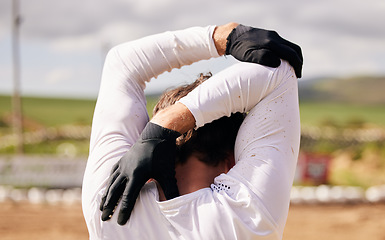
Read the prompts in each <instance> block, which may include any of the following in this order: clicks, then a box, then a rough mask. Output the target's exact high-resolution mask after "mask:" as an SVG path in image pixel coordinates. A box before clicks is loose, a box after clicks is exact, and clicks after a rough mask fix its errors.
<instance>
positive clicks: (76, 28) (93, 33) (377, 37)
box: [0, 0, 385, 91]
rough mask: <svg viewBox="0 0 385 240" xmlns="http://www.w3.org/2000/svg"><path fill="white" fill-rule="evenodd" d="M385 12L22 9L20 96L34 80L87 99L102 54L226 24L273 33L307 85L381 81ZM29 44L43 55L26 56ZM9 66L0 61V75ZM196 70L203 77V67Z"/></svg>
mask: <svg viewBox="0 0 385 240" xmlns="http://www.w3.org/2000/svg"><path fill="white" fill-rule="evenodd" d="M11 2H12V1H11V0H3V1H0V39H3V40H4V39H9V38H10V37H9V36H10V33H11V28H10V23H11V19H10V17H11V16H10V11H9V9H10V6H11ZM384 12H385V1H383V0H367V1H350V0H323V1H308V0H292V1H284V0H271V1H264V0H242V1H232V0H222V1H207V0H196V1H178V0H158V1H153V0H142V1H136V0H110V1H97V2H95V1H92V0H86V1H75V0H67V1H59V0H34V1H21V14H22V16H23V19H24V21H23V24H22V26H21V42H22V44H23V47H22V49H23V51H22V59H24V60H23V64H24V65H23V66H22V67H23V70H22V71H23V74H22V76H23V79H24V81H25V82H26V83H25V84H24V86H25V88H26V91H27V90H28V89H34V86H36V84H35V83H36V82H39V79H45V80H48V79H50V84H51V85H49V84H46V85H47V86H48V85H49V86H54V85H55V84H56V85H57V86H61V87H59V88H60V89H61V90H62V91H65V90H66V91H70V89H71V88H70V87H68V86H67V85H71V84H77V86H78V87H79V88H78V90H77V91H82V90H81V89H80V87H81V88H84V90H83V91H89V88H87V84H83V83H85V82H87V83H88V81H91V79H92V80H95V78H98V77H99V75H98V74H99V73H100V65H101V60H100V59H99V58H101V57H100V56H101V55H102V54H101V52H102V51H106V50H107V49H106V48H109V47H111V46H112V45H115V44H118V43H121V42H123V41H128V40H133V39H137V38H139V37H143V36H145V35H148V34H154V33H159V32H163V31H166V30H176V29H181V28H185V27H190V26H194V25H200V26H203V25H208V24H223V23H226V22H229V21H237V22H240V23H243V24H246V25H253V26H256V27H262V28H269V29H275V30H277V31H278V32H279V33H280V34H281V35H282V36H283V37H285V38H287V39H289V40H291V41H294V42H296V43H298V44H299V45H300V46H301V47H302V49H303V53H304V58H305V65H304V74H303V75H304V77H305V78H306V77H314V76H320V75H321V76H322V75H333V74H339V75H343V74H354V73H360V72H368V73H373V74H378V73H383V74H385V66H384V65H383V62H384V59H385V49H384V48H385V45H384V44H383V43H384V42H385V31H384V30H383V26H382V25H383V23H384V22H385V14H383V13H384ZM31 42H32V43H31ZM35 43H36V44H38V45H39V51H40V50H42V51H45V52H43V53H40V52H38V51H36V50H35V51H33V50H31V49H33V48H34V44H35ZM9 48H10V42H9V41H0V50H1V49H9ZM43 48H44V49H43ZM35 49H36V47H35ZM36 52H37V53H36ZM8 58H9V56H8V55H7V56H5V55H4V54H3V55H0V69H2V68H4V67H3V66H2V65H4V63H5V62H7V61H9V60H8ZM92 58H94V60H93V61H92V60H90V59H92ZM207 64H217V63H214V62H213V63H211V62H209V63H207ZM46 65H49V66H46ZM199 68H200V69H202V71H205V69H204V68H205V67H204V66H203V65H199ZM208 68H211V67H208ZM47 69H48V70H47ZM59 69H61V70H59ZM64 69H67V71H65V70H64ZM68 69H72V73H70V71H69V70H68ZM51 70H52V71H51ZM209 70H210V69H209ZM50 71H51V72H50ZM189 71H190V70H183V71H182V72H180V77H185V76H190V73H189ZM1 76H4V74H2V73H0V77H1ZM80 78H82V80H79V79H80ZM178 78H179V77H178ZM31 79H36V80H33V81H32V80H31ZM64 79H66V81H64ZM97 80H99V79H97ZM32 82H33V83H32ZM54 83H55V84H54ZM60 84H62V85H60ZM63 84H67V85H63ZM159 84H160V83H159ZM56 85H55V86H56ZM1 87H2V86H1ZM34 91H35V90H34ZM51 91H52V89H51ZM95 91H96V90H95Z"/></svg>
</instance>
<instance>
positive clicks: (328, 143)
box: [0, 0, 385, 239]
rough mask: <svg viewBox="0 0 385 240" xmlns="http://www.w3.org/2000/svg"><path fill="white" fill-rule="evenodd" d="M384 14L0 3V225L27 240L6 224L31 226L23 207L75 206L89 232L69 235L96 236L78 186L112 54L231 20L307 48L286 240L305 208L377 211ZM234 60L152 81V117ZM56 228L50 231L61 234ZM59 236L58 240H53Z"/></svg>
mask: <svg viewBox="0 0 385 240" xmlns="http://www.w3.org/2000/svg"><path fill="white" fill-rule="evenodd" d="M384 13H385V2H384V1H382V0H367V1H358V0H357V1H356V0H354V1H352V0H350V1H348V0H324V1H308V0H292V1H284V0H271V1H261V0H241V1H228V0H223V1H200V0H196V1H177V0H159V1H151V0H141V1H132V0H110V1H89V0H86V1H75V0H67V1H58V0H29V1H27V0H0V53H1V54H0V209H3V210H0V211H4V212H3V214H6V215H7V214H8V215H7V216H8V218H7V219H8V222H1V221H0V230H1V229H3V230H1V231H2V234H4V235H3V236H9V239H23V236H18V237H19V238H17V237H16V235H15V233H14V232H13V233H12V231H11V229H12V227H13V225H12V221H9V219H13V218H15V219H16V217H17V218H18V219H20V218H23V217H25V215H23V213H22V212H21V213H19V214H20V215H17V214H16V210H15V206H19V207H20V206H25V204H29V205H31V204H32V205H33V206H34V208H36V213H38V212H40V211H43V210H41V208H44V209H45V210H47V211H48V210H49V209H52V211H55V210H57V209H58V208H62V207H63V203H65V204H64V205H66V206H76V207H74V208H75V209H76V213H74V215H70V216H69V220H68V221H69V222H75V224H74V225H73V226H72V225H71V226H70V227H69V229H70V230H74V229H78V228H80V229H79V230H78V231H72V232H74V233H79V235H76V236H75V237H79V236H82V237H85V238H87V232H86V229H85V226H84V222H83V223H82V224H80V225H79V224H76V221H71V219H72V220H73V219H77V221H80V222H82V217H81V210H80V192H81V181H82V176H83V171H84V167H85V163H86V160H87V154H88V144H89V135H90V129H91V121H92V115H93V108H94V106H95V102H96V98H97V94H98V89H99V83H100V77H101V72H102V67H103V62H104V57H105V55H106V53H107V52H108V50H109V49H110V48H111V47H112V46H114V45H116V44H119V43H122V42H125V41H130V40H134V39H137V38H140V37H144V36H147V35H149V34H156V33H159V32H164V31H168V30H178V29H183V28H187V27H191V26H206V25H210V24H214V25H221V24H225V23H227V22H230V21H235V22H239V23H242V24H244V25H251V26H255V27H261V28H265V29H272V30H276V31H277V32H278V33H279V34H280V35H281V36H282V37H284V38H286V39H289V40H290V41H293V42H295V43H297V44H299V45H300V46H301V47H302V51H303V54H304V68H303V78H301V79H300V80H299V95H300V110H301V124H302V137H301V154H300V157H299V161H298V168H297V173H296V178H295V186H294V187H293V191H292V203H293V205H294V206H295V207H294V208H293V209H294V210H291V211H297V210H298V211H299V212H294V213H293V214H292V215H290V214H289V222H288V229H289V230H288V231H287V232H288V235H286V236H285V238H284V239H301V238H305V237H304V235H295V234H298V231H294V229H295V226H293V225H290V224H291V223H292V222H291V221H290V220H291V219H290V216H298V219H297V220H298V221H299V222H300V221H301V219H303V215H301V213H302V214H304V212H303V211H305V210H303V209H301V207H300V206H309V205H311V206H314V209H313V210H314V211H315V212H316V210H317V209H316V208H317V207H319V206H321V207H330V206H336V205H337V206H338V207H342V206H345V207H346V206H355V207H357V206H360V207H362V206H363V205H364V206H367V207H371V208H373V206H374V209H377V211H379V210H378V207H379V206H383V203H384V201H385V147H384V145H385V94H384V90H385V44H384V43H385V28H384V27H383V26H384V24H385V14H384ZM235 62H236V61H235V60H234V59H233V58H231V57H221V58H217V59H212V60H209V61H202V62H198V63H196V64H193V65H191V66H187V67H183V68H181V69H177V70H173V71H172V72H170V73H164V74H162V75H161V76H160V77H158V78H157V79H153V80H152V81H151V83H149V84H148V85H147V89H146V95H147V98H148V109H149V112H151V111H152V107H153V106H154V104H155V102H156V100H157V97H158V95H159V94H160V93H161V92H162V91H163V90H165V89H167V88H170V87H172V86H177V85H180V84H183V83H188V82H191V81H193V80H195V78H196V77H197V76H198V75H199V73H201V72H209V71H210V72H212V73H214V74H215V73H216V72H218V71H220V70H222V69H224V68H226V67H228V66H230V65H231V64H234V63H235ZM29 205H28V206H29ZM1 206H2V207H1ZM42 206H43V207H42ZM38 207H41V208H39V209H37V208H38ZM296 207H297V208H296ZM20 208H21V207H20ZM4 209H5V210H4ZM29 209H31V208H30V207H29ZM318 210H319V211H318V212H317V214H322V212H325V208H321V210H320V209H318ZM344 210H346V208H338V209H336V211H333V212H338V211H344ZM348 210H349V214H350V213H351V210H352V209H348ZM7 211H9V212H7ZM23 211H26V209H23ZM369 211H370V210H368V209H365V210H361V212H360V213H358V215H357V216H358V218H357V219H355V218H353V219H355V220H354V221H352V222H351V224H353V225H349V224H348V223H346V222H339V223H337V225H338V224H339V226H341V224H342V225H343V224H347V225H346V226H348V227H350V228H352V229H356V227H355V226H356V225H354V224H357V226H361V225H362V222H363V221H366V220H368V219H369V216H368V212H369ZM384 211H385V210H384ZM364 212H366V214H364ZM46 214H50V213H48V212H47V213H46ZM296 214H297V215H296ZM360 214H361V215H360ZM30 215H31V216H32V215H33V214H32V213H31V214H30ZM301 216H302V217H301ZM371 216H372V215H371ZM35 217H36V216H35ZM307 218H311V216H307ZM347 218H349V219H352V218H351V217H347ZM26 221H27V220H26ZM341 221H343V220H341ZM310 222H311V221H310ZM325 222H329V223H330V220H329V221H326V220H325ZM376 222H377V224H378V221H376ZM51 223H52V222H47V223H46V224H48V225H49V224H51ZM296 223H298V222H296ZM307 223H309V221H307ZM382 223H383V224H385V222H382ZM303 224H304V223H303V222H300V223H299V225H302V226H303ZM310 225H311V224H310ZM315 225H317V224H313V225H312V226H313V227H314V226H315ZM49 226H50V227H49V228H47V227H46V228H43V229H45V232H49V233H50V234H55V232H57V231H59V230H58V228H57V227H55V226H51V225H49ZM60 226H62V225H60ZM320 226H322V225H320ZM333 226H335V225H333ZM376 226H377V225H372V227H373V229H374V228H375V227H376ZM37 229H40V228H39V227H36V228H33V229H32V230H31V229H30V231H32V232H33V231H35V232H37V231H38V230H37ZM47 229H48V230H47ZM59 229H62V228H59ZM309 229H310V228H309ZM341 229H343V230H342V231H343V232H345V233H346V229H344V228H341ZM373 229H371V230H367V231H370V232H371V233H373V235H375V234H377V235H376V237H373V238H370V237H369V239H384V238H385V235H378V233H377V232H373V231H374V230H373ZM62 230H63V229H62ZM329 230H330V229H328V230H327V231H329ZM334 230H335V229H334ZM309 231H310V230H309ZM313 231H321V232H322V231H323V230H322V227H321V230H320V229H313ZM357 231H358V230H357ZM59 232H60V231H59ZM66 232H67V233H68V231H66ZM70 232H71V231H70ZM374 233H375V234H374ZM39 234H40V235H39V236H42V235H41V234H42V233H41V232H40V233H39ZM82 234H83V235H82ZM293 234H294V235H293ZM59 235H60V234H59ZM353 235H355V237H357V238H354V236H352V237H350V238H347V239H362V238H359V237H361V235H359V234H353ZM60 236H61V237H63V238H61V239H64V238H65V236H66V235H65V234H64V235H63V234H62V235H60ZM335 236H336V237H337V238H335V239H345V238H341V237H339V236H338V235H335ZM365 236H366V237H368V235H365ZM381 236H382V237H383V238H381ZM52 237H53V238H55V239H59V238H58V236H57V235H49V236H47V239H48V238H52ZM73 237H74V236H72V238H73ZM327 237H328V238H330V239H333V238H332V237H330V236H327ZM72 238H71V237H69V238H68V239H72ZM306 239H322V238H321V237H320V238H317V236H312V238H310V237H309V236H306Z"/></svg>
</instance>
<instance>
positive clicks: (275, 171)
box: [180, 61, 300, 237]
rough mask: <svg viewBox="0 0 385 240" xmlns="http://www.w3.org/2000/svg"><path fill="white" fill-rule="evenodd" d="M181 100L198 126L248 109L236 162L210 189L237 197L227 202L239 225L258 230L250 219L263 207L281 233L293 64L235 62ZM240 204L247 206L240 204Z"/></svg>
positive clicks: (290, 153)
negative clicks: (274, 65) (238, 218)
mask: <svg viewBox="0 0 385 240" xmlns="http://www.w3.org/2000/svg"><path fill="white" fill-rule="evenodd" d="M180 102H181V103H183V104H184V105H185V106H187V107H188V108H189V110H190V111H191V112H192V113H193V115H194V117H195V119H196V125H197V127H200V126H202V125H204V124H206V123H209V122H211V121H213V120H215V119H217V118H219V117H221V116H230V114H231V113H234V112H248V115H247V117H246V119H245V120H244V122H243V124H242V125H241V127H240V130H239V132H238V135H237V139H236V144H235V161H236V165H235V166H234V167H233V168H232V169H231V170H230V171H229V173H228V174H222V175H220V176H218V177H217V178H216V179H215V184H213V185H212V189H213V190H214V191H217V192H218V194H226V195H228V196H230V197H231V199H233V200H234V201H235V203H236V204H233V203H234V202H230V204H229V203H227V204H229V206H232V208H233V210H234V211H235V212H237V214H239V216H240V219H242V220H238V221H237V222H238V223H240V222H242V223H240V224H244V226H247V227H248V228H250V229H252V228H256V227H257V226H258V224H256V223H255V222H253V221H252V218H250V217H251V216H253V214H252V212H253V211H259V212H261V211H262V212H264V214H265V216H266V217H267V218H268V219H270V220H271V223H272V224H273V225H274V226H275V227H274V228H276V229H277V232H278V233H279V235H281V237H282V233H283V228H284V225H285V222H286V218H287V212H288V207H289V202H290V190H291V186H292V183H293V179H294V173H295V168H296V163H297V158H298V151H299V141H300V126H299V123H300V120H299V107H298V88H297V78H296V76H295V73H294V70H293V69H292V67H291V66H290V65H289V64H288V63H287V62H285V61H282V63H281V66H280V67H278V68H268V67H265V66H261V65H257V64H252V63H239V64H236V65H234V66H232V67H230V68H228V69H225V70H224V71H222V72H220V73H219V74H217V75H215V76H213V77H212V78H210V79H209V80H207V81H206V82H204V83H203V84H202V85H200V86H199V87H198V88H196V89H195V90H194V91H192V92H191V93H190V94H188V95H187V96H186V97H185V98H182V99H181V100H180ZM224 131H226V129H224ZM245 189H247V190H245ZM242 202H243V204H245V206H246V205H247V206H249V207H240V205H239V204H242ZM231 203H232V204H231ZM257 208H258V210H256V209H257Z"/></svg>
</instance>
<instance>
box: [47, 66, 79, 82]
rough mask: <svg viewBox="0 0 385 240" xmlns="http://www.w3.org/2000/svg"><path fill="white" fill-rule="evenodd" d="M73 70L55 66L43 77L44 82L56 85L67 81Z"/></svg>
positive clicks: (71, 76)
mask: <svg viewBox="0 0 385 240" xmlns="http://www.w3.org/2000/svg"><path fill="white" fill-rule="evenodd" d="M73 75H74V73H73V70H72V69H69V68H56V69H52V70H50V71H49V72H48V73H47V74H46V76H45V78H44V83H46V84H49V85H58V84H62V83H65V82H68V81H69V80H70V79H71V78H73Z"/></svg>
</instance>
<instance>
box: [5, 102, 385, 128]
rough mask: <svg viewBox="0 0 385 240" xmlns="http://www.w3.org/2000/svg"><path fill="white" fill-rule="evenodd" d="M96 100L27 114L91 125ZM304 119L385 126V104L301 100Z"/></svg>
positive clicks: (52, 122) (29, 107) (32, 105)
mask: <svg viewBox="0 0 385 240" xmlns="http://www.w3.org/2000/svg"><path fill="white" fill-rule="evenodd" d="M147 100H148V104H147V105H148V111H149V112H150V115H151V111H152V108H153V106H154V105H155V102H156V101H157V97H156V96H150V97H148V99H147ZM95 102H96V100H84V99H54V98H32V97H27V98H23V111H24V115H25V117H26V118H27V119H28V120H30V121H34V122H37V123H39V124H41V125H43V126H47V127H50V126H60V125H66V124H83V125H89V124H91V121H92V115H93V110H94V107H95ZM0 103H1V104H0V119H1V118H4V116H5V115H9V114H10V112H11V98H10V97H9V96H0ZM300 111H301V122H302V123H303V124H307V125H322V124H325V123H329V124H330V123H334V124H336V125H341V126H347V125H349V124H352V123H357V122H360V123H366V124H373V125H377V126H381V127H385V106H383V105H377V106H371V105H369V106H357V105H349V104H332V103H319V102H314V103H311V102H301V103H300Z"/></svg>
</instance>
